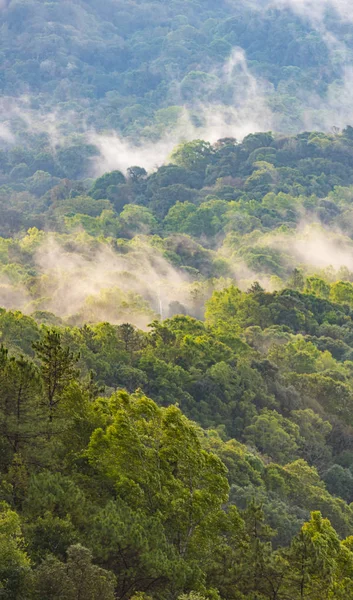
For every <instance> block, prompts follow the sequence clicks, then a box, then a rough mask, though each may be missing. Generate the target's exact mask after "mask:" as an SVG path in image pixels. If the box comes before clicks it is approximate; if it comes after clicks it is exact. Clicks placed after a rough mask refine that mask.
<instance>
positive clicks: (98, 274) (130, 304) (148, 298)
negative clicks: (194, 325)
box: [0, 234, 193, 328]
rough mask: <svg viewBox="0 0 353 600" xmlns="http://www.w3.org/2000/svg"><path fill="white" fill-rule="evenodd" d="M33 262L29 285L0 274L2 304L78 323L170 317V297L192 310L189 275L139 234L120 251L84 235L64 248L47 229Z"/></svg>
mask: <svg viewBox="0 0 353 600" xmlns="http://www.w3.org/2000/svg"><path fill="white" fill-rule="evenodd" d="M71 246H72V244H71ZM33 262H34V266H35V269H36V271H37V273H38V276H37V278H36V283H35V285H33V284H32V287H29V288H28V289H25V288H24V287H23V286H16V285H15V284H11V283H10V282H9V281H8V280H6V281H5V280H4V279H3V280H0V305H1V306H5V307H8V308H10V307H11V308H15V309H21V310H22V311H24V312H25V313H27V314H32V313H33V312H35V311H48V312H51V313H54V314H55V315H56V316H59V317H61V318H63V319H70V318H71V320H72V322H74V323H77V324H82V323H84V322H98V321H109V322H111V323H121V322H126V321H129V322H131V323H133V324H134V325H136V326H138V327H140V328H145V327H146V326H147V325H148V323H150V322H151V320H153V318H159V317H160V318H166V317H168V316H169V314H170V304H171V303H172V302H174V303H175V302H177V303H179V304H180V305H183V306H185V311H187V310H190V311H191V310H192V303H193V300H192V296H191V287H190V284H191V279H190V277H189V276H188V275H187V274H186V273H185V272H183V271H182V270H180V269H177V268H175V267H173V266H172V265H171V264H170V263H169V262H168V261H167V260H166V259H164V258H163V256H162V255H161V253H160V252H159V251H157V250H156V249H154V248H152V247H151V246H150V245H149V244H148V243H147V242H146V241H145V240H144V239H143V237H141V238H135V239H134V240H133V241H132V243H131V244H130V247H129V249H128V251H127V252H126V251H125V253H124V254H119V253H118V252H116V251H115V250H114V249H113V248H111V247H109V246H108V245H106V244H97V243H95V244H94V245H92V241H91V243H90V244H87V243H85V241H84V240H83V239H80V240H79V241H78V242H77V248H76V247H74V248H72V247H70V249H67V248H66V247H65V244H64V243H63V242H61V243H60V242H59V241H58V240H57V239H56V236H55V235H54V234H50V235H48V236H47V237H46V239H45V240H44V241H43V242H42V243H41V244H40V246H39V247H38V249H37V250H36V252H35V254H34V258H33Z"/></svg>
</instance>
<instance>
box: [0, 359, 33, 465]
mask: <svg viewBox="0 0 353 600" xmlns="http://www.w3.org/2000/svg"><path fill="white" fill-rule="evenodd" d="M0 386H1V395H0V435H1V437H2V440H4V441H5V440H6V447H3V449H2V452H1V457H2V460H1V462H2V463H3V464H2V467H3V468H4V467H6V466H8V465H9V463H10V462H11V460H12V458H13V457H14V456H15V455H16V454H22V455H23V456H24V457H25V458H28V455H32V456H33V451H34V449H35V447H36V446H37V445H38V442H39V441H40V437H41V435H42V434H43V433H44V427H43V425H44V424H43V422H42V417H43V415H42V410H41V408H40V397H41V381H40V377H39V373H38V370H37V369H36V367H35V365H33V363H31V362H29V361H27V360H25V359H24V358H23V357H20V358H15V357H11V358H9V357H8V353H7V350H5V349H4V348H3V347H2V348H0Z"/></svg>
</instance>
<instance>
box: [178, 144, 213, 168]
mask: <svg viewBox="0 0 353 600" xmlns="http://www.w3.org/2000/svg"><path fill="white" fill-rule="evenodd" d="M213 154H214V149H213V147H212V145H211V144H210V143H209V142H204V141H203V140H194V141H192V142H185V143H183V144H180V145H179V146H177V147H176V148H175V149H174V150H173V152H172V154H171V156H170V161H171V162H172V163H174V164H175V165H177V166H178V167H184V168H185V169H188V170H189V171H196V172H197V173H204V172H205V170H206V167H207V165H208V163H209V162H211V161H212V156H213Z"/></svg>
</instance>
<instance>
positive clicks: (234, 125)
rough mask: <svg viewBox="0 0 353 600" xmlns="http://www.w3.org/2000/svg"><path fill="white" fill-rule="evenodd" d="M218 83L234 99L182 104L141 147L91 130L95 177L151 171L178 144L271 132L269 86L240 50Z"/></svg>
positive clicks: (234, 53)
mask: <svg viewBox="0 0 353 600" xmlns="http://www.w3.org/2000/svg"><path fill="white" fill-rule="evenodd" d="M218 80H219V82H218V85H220V86H221V87H225V86H226V87H227V91H228V95H229V96H230V99H231V101H230V102H229V101H228V102H227V104H220V103H219V102H217V103H216V102H214V103H212V102H210V103H203V102H200V101H194V102H193V103H192V105H191V106H186V105H184V106H183V107H182V111H181V115H180V118H179V119H178V121H177V123H176V125H175V127H173V128H172V129H170V130H168V131H167V132H166V133H165V135H164V136H162V138H161V139H160V140H158V141H156V142H149V141H144V140H143V139H142V140H141V142H140V143H139V144H138V145H137V144H134V143H132V142H131V141H129V140H128V139H126V138H123V137H121V136H120V135H119V134H118V133H117V132H109V133H105V134H102V133H98V132H88V134H87V135H88V139H89V141H90V142H91V143H93V144H94V145H95V146H97V147H98V148H99V151H100V157H99V159H98V160H96V159H95V160H94V161H93V163H92V169H93V174H94V175H95V176H99V175H102V174H103V173H105V172H107V171H113V170H114V169H119V170H121V171H123V172H125V171H126V170H127V168H128V167H130V166H131V165H139V166H142V167H144V168H145V169H146V170H147V171H152V170H154V169H156V168H157V167H159V166H161V165H162V164H163V163H164V162H165V161H166V159H167V157H168V156H169V155H170V153H171V151H172V150H173V148H174V147H175V146H176V145H177V144H179V143H180V142H183V141H191V140H193V139H196V138H198V139H203V140H205V141H208V142H211V143H214V142H216V141H217V140H219V139H221V138H223V137H234V138H235V139H237V140H238V141H241V140H243V138H244V137H245V136H246V135H248V134H250V133H254V132H255V131H257V132H259V131H269V130H270V129H272V126H273V114H272V111H271V110H270V108H269V107H268V105H267V102H266V95H265V84H264V82H262V81H259V80H258V79H256V77H255V76H254V75H253V74H252V73H251V72H250V70H249V67H248V63H247V59H246V55H245V52H244V51H243V50H242V48H234V49H233V52H232V54H231V56H230V57H229V59H228V60H227V61H226V62H225V64H224V66H223V69H222V70H221V72H220V73H218ZM206 91H207V90H205V92H206ZM194 114H196V115H197V118H198V123H199V125H198V126H196V125H195V123H194V120H193V115H194Z"/></svg>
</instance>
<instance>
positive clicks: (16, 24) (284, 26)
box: [0, 0, 353, 166]
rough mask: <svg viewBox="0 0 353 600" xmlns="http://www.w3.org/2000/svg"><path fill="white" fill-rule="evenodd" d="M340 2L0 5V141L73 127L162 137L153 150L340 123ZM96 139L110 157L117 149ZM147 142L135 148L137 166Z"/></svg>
mask: <svg viewBox="0 0 353 600" xmlns="http://www.w3.org/2000/svg"><path fill="white" fill-rule="evenodd" d="M348 4H349V3H347V2H345V0H335V1H332V2H330V1H329V0H319V1H318V2H315V3H313V2H309V3H307V2H305V3H303V2H301V1H300V0H276V1H274V2H268V1H267V0H262V1H261V0H257V1H250V0H249V1H240V2H235V1H232V0H229V1H223V0H220V1H219V2H217V3H215V2H211V1H210V2H207V1H202V2H197V1H172V2H164V1H154V2H148V1H134V2H132V1H127V2H126V1H123V2H121V1H119V0H107V1H106V2H97V1H82V0H73V1H70V2H65V1H60V2H44V1H43V2H42V1H36V0H8V1H7V2H3V3H2V10H1V12H0V32H1V51H0V52H1V54H0V56H1V68H0V91H1V94H2V96H3V97H2V100H1V104H2V110H1V120H2V127H1V130H0V135H1V139H2V144H4V145H6V144H8V143H13V142H18V139H19V138H18V136H19V135H20V136H21V143H24V142H25V141H26V140H25V137H24V132H25V131H27V137H32V136H33V133H34V131H35V130H36V131H37V132H40V133H42V135H43V136H46V135H49V136H50V143H51V144H54V145H55V144H57V143H62V140H63V137H62V136H67V135H69V134H72V133H76V134H77V133H79V132H81V133H84V134H85V135H86V137H88V138H90V139H91V140H92V135H93V134H95V133H97V132H98V133H100V134H102V133H103V132H105V134H107V133H109V132H110V133H112V132H116V133H117V135H118V136H119V137H121V136H124V137H129V138H131V140H132V141H133V142H135V143H139V144H141V143H142V141H145V142H147V141H148V140H152V141H156V140H158V139H160V138H165V136H166V134H167V135H168V141H169V145H168V144H167V148H166V147H165V146H163V145H162V146H161V145H160V146H158V147H157V148H155V160H156V161H160V160H161V157H162V155H163V158H165V156H166V154H167V150H169V149H170V137H171V136H172V138H173V141H177V140H178V138H180V136H186V137H188V138H189V139H191V138H192V137H202V138H204V139H211V141H215V140H216V139H218V138H219V137H224V136H225V135H226V134H227V135H230V134H231V135H234V136H235V137H239V136H240V137H242V136H243V135H244V134H247V133H251V132H253V131H259V130H269V129H273V130H275V131H281V132H286V133H288V132H297V131H300V130H303V129H317V128H319V129H331V128H332V127H333V126H337V127H343V126H345V125H346V124H347V123H348V122H349V120H350V117H351V115H352V109H351V104H350V90H351V83H352V71H351V69H352V64H353V62H352V39H353V20H352V17H351V14H350V11H349V6H348ZM44 115H46V117H44ZM93 137H94V139H95V142H96V143H98V146H99V147H100V149H101V150H102V151H103V154H104V156H105V157H107V155H108V157H109V158H110V160H111V161H112V159H111V153H112V152H114V146H113V149H111V147H109V148H108V149H107V142H106V139H102V138H97V137H96V136H93ZM113 141H114V140H113ZM27 143H30V140H28V139H27ZM32 143H33V140H32ZM115 148H117V149H118V152H119V151H120V153H121V152H122V151H123V150H124V151H125V152H126V146H123V147H121V146H119V144H118V141H117V140H115ZM151 152H152V149H151V148H150V147H149V152H148V154H149V160H148V159H147V158H146V156H145V155H142V157H141V158H142V159H143V158H144V160H145V161H147V162H148V166H152V165H153V162H151V158H150V155H151ZM115 166H119V165H117V164H115Z"/></svg>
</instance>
